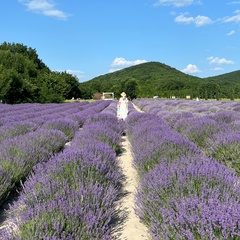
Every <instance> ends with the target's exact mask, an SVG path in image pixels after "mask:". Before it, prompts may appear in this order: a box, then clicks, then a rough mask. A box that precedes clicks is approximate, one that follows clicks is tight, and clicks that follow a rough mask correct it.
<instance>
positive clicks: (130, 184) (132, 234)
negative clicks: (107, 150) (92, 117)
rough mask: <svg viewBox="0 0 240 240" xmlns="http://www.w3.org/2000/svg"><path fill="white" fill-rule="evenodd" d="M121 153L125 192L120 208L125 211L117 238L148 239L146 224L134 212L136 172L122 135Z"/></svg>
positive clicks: (125, 140)
mask: <svg viewBox="0 0 240 240" xmlns="http://www.w3.org/2000/svg"><path fill="white" fill-rule="evenodd" d="M122 149H123V153H122V155H120V156H119V158H120V164H121V168H122V171H123V173H124V177H125V181H124V185H123V190H124V192H126V194H125V195H124V196H123V197H122V199H121V202H122V203H121V208H122V209H124V211H125V220H124V222H123V223H122V224H123V225H122V228H121V230H120V231H119V232H118V235H119V234H120V236H119V237H118V238H117V239H119V240H147V239H149V237H148V233H147V228H146V226H145V225H144V224H143V223H141V222H140V220H139V218H138V216H137V215H136V214H135V211H134V206H135V193H136V187H137V185H138V180H137V172H136V170H135V168H134V167H133V157H132V154H131V144H130V142H129V140H128V137H127V136H123V137H122Z"/></svg>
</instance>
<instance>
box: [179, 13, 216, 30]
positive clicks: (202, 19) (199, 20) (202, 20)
mask: <svg viewBox="0 0 240 240" xmlns="http://www.w3.org/2000/svg"><path fill="white" fill-rule="evenodd" d="M187 15H188V13H184V14H181V15H179V16H177V17H176V18H175V20H174V21H175V22H177V23H184V24H191V23H193V24H195V25H196V26H197V27H202V26H204V25H207V24H210V23H212V20H211V19H210V18H209V17H206V16H200V15H198V16H197V17H195V18H194V17H188V16H187Z"/></svg>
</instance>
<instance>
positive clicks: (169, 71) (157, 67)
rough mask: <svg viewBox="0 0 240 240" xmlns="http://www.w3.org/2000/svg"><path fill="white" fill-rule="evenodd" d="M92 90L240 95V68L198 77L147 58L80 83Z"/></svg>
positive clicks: (147, 94) (143, 94)
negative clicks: (147, 60) (213, 75)
mask: <svg viewBox="0 0 240 240" xmlns="http://www.w3.org/2000/svg"><path fill="white" fill-rule="evenodd" d="M80 86H82V87H83V88H84V89H86V90H87V89H88V91H91V92H92V93H94V92H114V93H115V95H116V96H118V95H119V94H120V92H122V91H126V92H127V93H128V94H129V95H131V97H133V98H135V97H139V98H145V97H153V96H159V97H167V98H169V97H171V96H175V97H179V98H185V97H186V95H190V96H191V98H195V97H200V98H204V99H210V98H211V99H212V98H216V99H220V98H228V99H234V98H240V71H235V72H230V73H227V74H223V75H219V76H215V77H209V78H199V77H195V76H192V75H188V74H185V73H183V72H181V71H179V70H177V69H175V68H172V67H170V66H168V65H165V64H163V63H159V62H147V63H143V64H139V65H136V66H132V67H128V68H125V69H122V70H119V71H116V72H113V73H109V74H105V75H101V76H98V77H96V78H93V79H92V80H90V81H87V82H84V83H81V84H80Z"/></svg>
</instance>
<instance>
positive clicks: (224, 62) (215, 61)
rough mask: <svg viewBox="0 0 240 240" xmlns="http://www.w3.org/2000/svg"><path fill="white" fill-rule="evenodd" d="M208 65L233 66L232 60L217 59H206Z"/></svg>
mask: <svg viewBox="0 0 240 240" xmlns="http://www.w3.org/2000/svg"><path fill="white" fill-rule="evenodd" d="M207 59H208V61H209V64H218V65H231V64H235V63H234V61H232V60H227V59H226V58H218V57H212V56H211V57H208V58H207Z"/></svg>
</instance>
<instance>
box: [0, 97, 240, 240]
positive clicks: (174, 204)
mask: <svg viewBox="0 0 240 240" xmlns="http://www.w3.org/2000/svg"><path fill="white" fill-rule="evenodd" d="M136 107H138V108H139V109H141V110H142V111H141V112H140V111H138V110H137V108H136ZM129 110H130V111H129V114H128V116H127V118H126V121H125V122H123V121H122V120H118V119H117V117H116V101H111V100H109V101H96V102H94V103H88V102H74V103H65V104H17V105H6V104H2V105H1V106H0V133H1V134H0V203H1V204H4V202H5V201H6V199H8V196H9V195H11V193H13V192H15V191H18V192H19V197H18V199H17V200H16V201H14V202H13V203H12V204H11V205H10V207H9V209H8V210H7V225H6V224H5V225H4V226H2V227H1V228H0V239H5V240H6V239H8V240H10V239H11V240H14V239H15V240H16V239H23V240H26V239H44V240H47V239H48V240H57V239H64V240H65V239H66V240H68V239H69V240H70V239H71V240H72V239H82V240H85V239H86V240H87V239H98V240H101V239H102V240H107V239H121V236H119V235H117V234H114V233H116V232H118V230H119V228H120V227H121V226H119V224H121V219H122V218H123V217H124V216H123V213H122V212H121V211H120V210H119V209H120V208H119V206H118V204H120V202H119V199H121V197H122V196H123V195H124V192H123V189H122V184H128V183H124V175H123V172H122V171H121V168H120V165H119V158H118V156H119V154H121V151H122V148H121V138H122V136H123V134H126V136H127V138H128V139H129V141H130V143H131V152H132V155H133V167H134V168H135V169H136V170H137V173H138V182H139V184H138V186H136V197H135V204H134V206H132V207H133V208H134V209H135V212H136V214H137V216H138V217H139V218H140V220H141V221H142V222H143V223H144V224H145V225H146V226H147V228H148V231H149V239H154V240H155V239H156V240H157V239H159V240H160V239H176V240H178V239H189V240H190V239H240V217H239V212H240V179H239V175H240V150H239V149H240V148H239V145H240V118H239V117H240V102H234V101H198V102H197V101H192V100H189V101H188V100H160V99H154V100H153V99H136V100H134V101H133V102H132V103H130V106H129Z"/></svg>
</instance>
